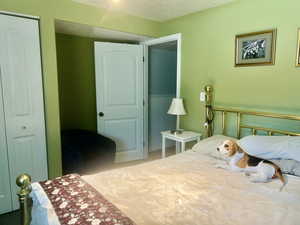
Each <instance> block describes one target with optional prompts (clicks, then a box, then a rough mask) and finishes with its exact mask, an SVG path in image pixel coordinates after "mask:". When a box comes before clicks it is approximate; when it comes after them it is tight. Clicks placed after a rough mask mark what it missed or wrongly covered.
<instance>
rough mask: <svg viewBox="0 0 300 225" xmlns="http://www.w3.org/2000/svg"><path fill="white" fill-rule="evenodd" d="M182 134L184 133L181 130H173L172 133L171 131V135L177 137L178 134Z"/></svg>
mask: <svg viewBox="0 0 300 225" xmlns="http://www.w3.org/2000/svg"><path fill="white" fill-rule="evenodd" d="M182 132H183V130H182V129H180V130H171V131H170V133H171V134H174V135H176V134H182Z"/></svg>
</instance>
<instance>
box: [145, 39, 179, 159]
mask: <svg viewBox="0 0 300 225" xmlns="http://www.w3.org/2000/svg"><path fill="white" fill-rule="evenodd" d="M181 40H182V35H181V33H178V34H172V35H168V36H165V37H160V38H156V39H152V40H149V41H144V42H141V43H140V44H142V45H144V59H145V62H144V102H145V106H144V143H145V144H144V158H147V157H148V150H149V146H148V62H149V61H148V47H149V46H152V45H157V44H163V43H167V42H171V41H177V74H176V76H177V77H176V79H177V81H176V97H177V98H180V87H181V42H182V41H181ZM179 124H180V117H179V116H177V120H176V127H177V129H179Z"/></svg>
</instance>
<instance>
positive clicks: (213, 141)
mask: <svg viewBox="0 0 300 225" xmlns="http://www.w3.org/2000/svg"><path fill="white" fill-rule="evenodd" d="M229 139H230V140H235V141H236V140H237V139H235V138H232V137H227V136H223V135H214V136H212V137H209V138H205V139H204V140H201V141H200V142H198V143H197V144H195V145H194V146H193V148H192V150H193V151H197V152H199V153H201V154H203V155H206V156H209V157H212V158H215V159H218V160H228V158H227V157H226V156H224V155H223V154H221V153H220V152H219V151H217V147H218V146H219V145H221V144H222V143H223V142H224V141H225V140H229Z"/></svg>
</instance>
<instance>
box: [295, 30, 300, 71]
mask: <svg viewBox="0 0 300 225" xmlns="http://www.w3.org/2000/svg"><path fill="white" fill-rule="evenodd" d="M296 66H299V67H300V28H299V29H298V43H297V54H296Z"/></svg>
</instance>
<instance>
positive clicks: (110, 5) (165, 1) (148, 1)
mask: <svg viewBox="0 0 300 225" xmlns="http://www.w3.org/2000/svg"><path fill="white" fill-rule="evenodd" d="M73 1H75V2H80V3H84V4H89V5H93V6H96V7H101V8H105V9H109V10H116V11H122V12H125V13H128V14H131V15H135V16H139V17H143V18H146V19H151V20H156V21H161V22H162V21H166V20H170V19H173V18H176V17H180V16H184V15H187V14H190V13H194V12H197V11H201V10H204V9H208V8H213V7H216V6H220V5H223V4H226V3H229V2H233V1H236V0H73Z"/></svg>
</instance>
